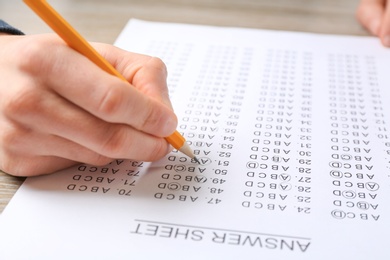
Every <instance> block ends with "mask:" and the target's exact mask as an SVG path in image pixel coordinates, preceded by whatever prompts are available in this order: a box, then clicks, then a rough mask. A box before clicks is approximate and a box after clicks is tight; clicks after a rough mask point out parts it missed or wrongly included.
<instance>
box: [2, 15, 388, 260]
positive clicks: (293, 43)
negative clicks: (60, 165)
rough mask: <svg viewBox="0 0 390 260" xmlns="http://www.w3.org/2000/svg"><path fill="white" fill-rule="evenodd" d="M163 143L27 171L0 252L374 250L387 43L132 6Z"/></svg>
mask: <svg viewBox="0 0 390 260" xmlns="http://www.w3.org/2000/svg"><path fill="white" fill-rule="evenodd" d="M116 45H117V46H119V47H121V48H124V49H127V50H130V51H134V52H140V53H146V54H150V55H155V56H158V57H160V58H162V59H163V60H164V62H165V63H166V64H167V67H168V71H169V78H168V81H169V86H170V95H171V97H172V101H173V104H174V107H175V111H176V113H177V115H178V118H179V121H180V123H179V127H178V130H179V132H181V133H183V135H184V136H185V137H186V139H187V141H188V142H189V143H190V144H191V146H192V147H193V149H194V150H195V152H196V154H197V157H198V158H199V159H200V160H201V161H202V163H203V164H202V165H197V164H196V163H194V162H192V161H190V160H189V159H188V158H187V157H185V156H184V155H182V154H179V153H177V152H172V153H171V154H169V155H168V156H167V157H166V158H165V159H163V160H161V161H159V162H155V163H146V162H133V161H126V160H125V161H124V160H116V161H114V162H112V163H111V164H110V165H108V166H106V167H93V166H88V165H79V166H77V167H74V168H72V169H68V170H64V171H61V172H58V173H55V174H52V175H49V176H43V177H36V178H29V179H27V180H26V182H25V183H24V184H23V186H22V187H21V188H20V190H19V191H18V192H17V194H16V195H15V197H14V198H13V200H12V201H11V203H10V204H9V205H8V206H7V208H6V210H5V211H4V213H3V215H2V218H1V222H0V259H236V258H239V259H390V250H389V248H388V246H389V239H388V234H390V218H389V213H390V212H389V208H390V203H389V201H390V191H389V190H390V189H389V188H390V180H389V176H390V171H389V165H390V163H389V161H390V132H389V130H390V125H389V123H390V118H389V112H390V107H389V100H390V95H389V94H390V93H389V89H390V76H389V75H390V53H389V51H388V50H387V49H385V48H383V47H381V45H380V43H379V41H378V40H377V39H374V38H365V37H344V36H333V35H314V34H305V33H293V32H281V31H263V30H251V29H240V28H217V27H206V26H195V25H182V24H164V23H150V22H143V21H139V20H132V21H131V22H129V24H128V25H127V26H126V27H125V29H124V30H123V32H122V34H121V35H120V36H119V38H118V40H117V42H116Z"/></svg>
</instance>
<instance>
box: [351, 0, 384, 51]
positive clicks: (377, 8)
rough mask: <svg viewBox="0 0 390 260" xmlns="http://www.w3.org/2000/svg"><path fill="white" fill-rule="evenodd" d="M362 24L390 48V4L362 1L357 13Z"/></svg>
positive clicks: (382, 0) (373, 0)
mask: <svg viewBox="0 0 390 260" xmlns="http://www.w3.org/2000/svg"><path fill="white" fill-rule="evenodd" d="M356 17H357V19H358V20H359V21H360V23H361V24H362V25H363V26H364V27H365V28H366V29H367V30H368V31H369V32H370V33H372V34H373V35H375V36H378V37H379V38H380V40H381V42H382V44H383V45H384V46H386V47H390V3H389V1H387V0H361V1H360V3H359V6H358V9H357V12H356Z"/></svg>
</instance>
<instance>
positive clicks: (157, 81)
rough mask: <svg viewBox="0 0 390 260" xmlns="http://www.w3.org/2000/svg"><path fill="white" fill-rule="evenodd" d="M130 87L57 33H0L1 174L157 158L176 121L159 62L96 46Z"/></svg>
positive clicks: (166, 146) (164, 149)
mask: <svg viewBox="0 0 390 260" xmlns="http://www.w3.org/2000/svg"><path fill="white" fill-rule="evenodd" d="M93 46H94V47H95V48H96V49H97V50H98V52H100V53H101V54H102V55H103V56H104V57H105V58H106V59H107V60H108V61H109V62H110V63H111V64H113V65H114V67H115V68H116V69H117V70H118V71H119V72H120V73H122V75H124V77H125V78H126V79H128V81H129V82H130V83H128V82H124V81H122V80H121V79H118V78H117V77H114V76H111V75H109V74H108V73H106V72H104V71H103V70H101V69H100V68H99V67H97V66H96V65H95V64H93V63H92V62H91V61H89V60H88V59H87V58H85V57H84V56H82V55H81V54H79V53H77V52H76V51H74V50H72V49H71V48H69V47H68V46H66V45H65V43H64V42H63V41H62V40H60V39H59V38H58V37H57V36H55V35H34V36H8V35H1V36H0V129H1V131H0V169H1V170H3V171H5V172H7V173H9V174H12V175H17V176H32V175H39V174H46V173H51V172H53V171H55V170H59V169H62V168H66V167H68V166H71V165H74V164H76V163H78V162H82V163H87V164H93V165H104V164H107V163H109V162H110V161H112V159H113V158H125V159H134V160H145V161H153V160H157V159H159V158H161V157H163V156H164V155H166V154H167V153H168V152H169V151H170V149H171V148H170V146H169V144H168V143H167V142H166V140H165V139H164V138H163V137H165V136H169V135H170V134H172V133H173V132H174V131H175V129H176V126H177V118H176V116H175V114H174V113H173V111H172V107H171V104H170V101H169V98H168V90H167V84H166V77H167V72H166V67H165V65H164V63H163V62H162V61H161V60H159V59H158V58H152V57H149V56H144V55H139V54H134V53H129V52H126V51H123V50H120V49H118V48H116V47H113V46H111V45H106V44H94V45H93Z"/></svg>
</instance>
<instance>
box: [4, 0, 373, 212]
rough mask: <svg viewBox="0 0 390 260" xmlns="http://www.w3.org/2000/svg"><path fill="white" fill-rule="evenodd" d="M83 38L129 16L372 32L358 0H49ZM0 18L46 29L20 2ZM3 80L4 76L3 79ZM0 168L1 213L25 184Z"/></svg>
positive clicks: (7, 6)
mask: <svg viewBox="0 0 390 260" xmlns="http://www.w3.org/2000/svg"><path fill="white" fill-rule="evenodd" d="M48 2H49V3H50V4H51V5H53V6H54V7H55V8H56V9H57V11H58V12H59V13H61V14H62V15H63V16H64V17H65V18H66V19H67V20H68V21H69V22H70V24H72V25H73V26H74V27H75V28H76V29H77V30H78V31H79V32H80V33H81V34H82V35H84V37H86V38H87V39H88V40H90V41H99V42H106V43H113V42H114V41H115V39H116V37H117V36H118V35H119V33H120V31H121V30H122V29H123V27H124V25H125V24H126V22H127V21H128V20H129V19H130V18H138V19H143V20H150V21H162V22H180V23H192V24H209V25H218V26H238V27H249V28H261V29H272V30H287V31H303V32H314V33H326V34H347V35H368V33H367V32H366V31H365V30H364V29H363V28H362V27H361V26H360V24H359V23H358V22H357V21H356V19H355V10H356V7H357V5H358V2H359V0H272V1H271V0H110V1H107V0H49V1H48ZM0 19H2V20H5V21H7V22H8V23H9V24H11V25H13V26H15V27H17V28H19V29H21V30H22V31H23V32H25V33H26V34H38V33H48V32H51V29H50V28H48V27H47V26H46V24H45V23H43V22H42V21H41V20H40V19H39V18H38V17H37V16H36V15H35V14H34V13H33V12H32V11H31V10H30V9H29V8H28V7H27V6H26V5H25V4H24V3H23V2H22V0H0ZM0 80H1V79H0ZM23 180H24V179H23V178H16V177H12V176H9V175H7V174H5V173H3V172H0V212H2V211H3V209H4V208H5V206H6V205H7V203H8V202H9V200H10V199H11V198H12V196H13V194H14V193H15V191H16V190H17V189H18V187H19V186H20V185H21V183H22V182H23Z"/></svg>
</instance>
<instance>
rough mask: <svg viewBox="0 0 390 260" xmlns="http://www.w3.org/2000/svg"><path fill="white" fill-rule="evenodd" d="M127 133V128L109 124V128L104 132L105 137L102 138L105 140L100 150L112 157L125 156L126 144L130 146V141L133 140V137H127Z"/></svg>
mask: <svg viewBox="0 0 390 260" xmlns="http://www.w3.org/2000/svg"><path fill="white" fill-rule="evenodd" d="M127 135H128V133H127V131H126V128H124V127H120V126H117V125H113V126H109V129H108V130H107V131H105V132H103V138H102V139H101V140H103V141H102V142H101V144H102V145H101V148H100V150H101V151H103V152H102V153H103V154H104V156H107V157H111V158H120V157H123V149H124V148H123V147H124V144H126V146H129V142H131V138H127ZM130 145H131V143H130Z"/></svg>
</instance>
